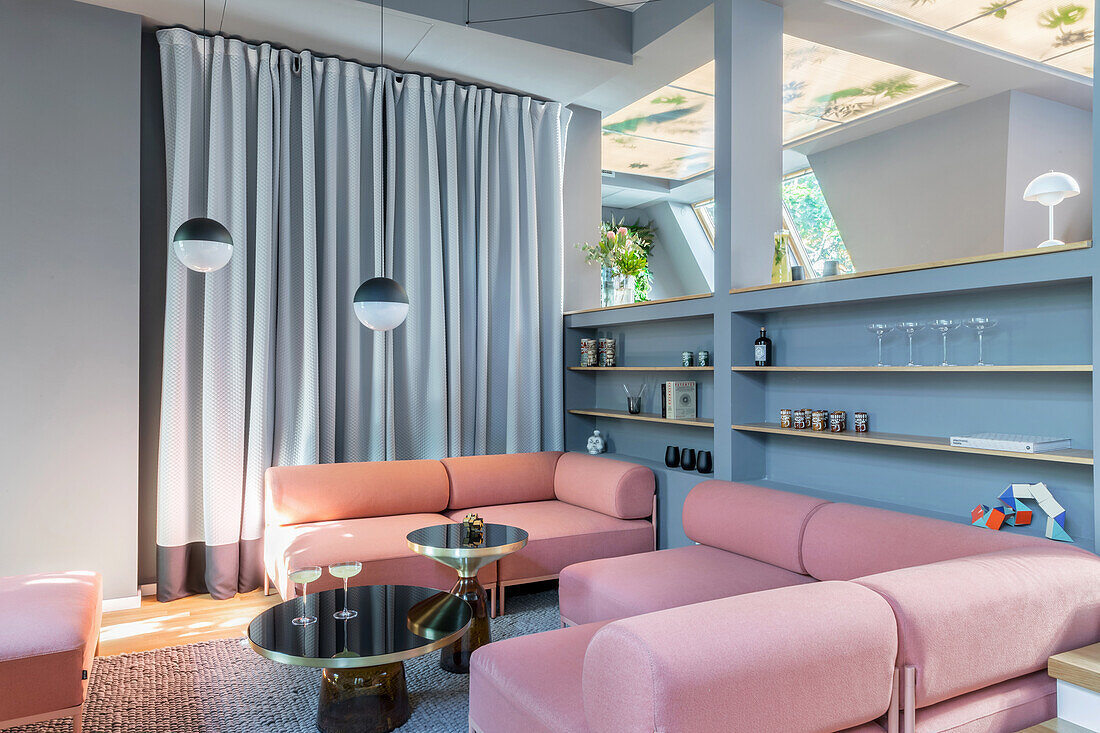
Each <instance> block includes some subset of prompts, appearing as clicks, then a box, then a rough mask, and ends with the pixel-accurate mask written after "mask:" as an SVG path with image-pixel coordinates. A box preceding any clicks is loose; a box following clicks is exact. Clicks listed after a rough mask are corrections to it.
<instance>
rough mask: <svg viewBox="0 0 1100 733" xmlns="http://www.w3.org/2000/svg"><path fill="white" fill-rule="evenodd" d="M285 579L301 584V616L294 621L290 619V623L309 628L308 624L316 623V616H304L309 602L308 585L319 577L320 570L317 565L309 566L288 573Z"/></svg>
mask: <svg viewBox="0 0 1100 733" xmlns="http://www.w3.org/2000/svg"><path fill="white" fill-rule="evenodd" d="M287 577H288V578H289V580H290V582H291V583H301V584H302V615H301V616H299V617H297V618H295V619H291V621H290V623H292V624H294V625H295V626H309V625H310V624H315V623H317V617H316V616H309V615H307V614H306V603H308V601H309V599H308V598H307V596H308V588H309V584H310V583H312V582H313V581H315V580H318V579H319V578H320V577H321V568H320V567H318V566H317V565H309V566H307V567H304V568H298V569H297V570H292V571H290V575H289V576H287Z"/></svg>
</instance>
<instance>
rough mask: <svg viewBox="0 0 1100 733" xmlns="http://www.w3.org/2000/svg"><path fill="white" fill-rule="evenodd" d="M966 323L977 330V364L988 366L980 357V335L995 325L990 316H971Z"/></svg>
mask: <svg viewBox="0 0 1100 733" xmlns="http://www.w3.org/2000/svg"><path fill="white" fill-rule="evenodd" d="M966 325H967V326H969V327H970V328H973V329H974V330H975V331H977V332H978V363H977V366H989V365H988V364H986V363H985V361H984V359H983V358H982V336H983V335H984V334H985V332H986V331H988V330H989V329H991V328H993V327H994V326H996V325H997V322H996V321H995V320H993V319H992V318H971V319H970V320H969V321H967V322H966Z"/></svg>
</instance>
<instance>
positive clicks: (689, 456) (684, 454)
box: [680, 448, 695, 471]
mask: <svg viewBox="0 0 1100 733" xmlns="http://www.w3.org/2000/svg"><path fill="white" fill-rule="evenodd" d="M680 468H682V469H684V470H685V471H694V470H695V449H694V448H684V449H683V450H681V451H680Z"/></svg>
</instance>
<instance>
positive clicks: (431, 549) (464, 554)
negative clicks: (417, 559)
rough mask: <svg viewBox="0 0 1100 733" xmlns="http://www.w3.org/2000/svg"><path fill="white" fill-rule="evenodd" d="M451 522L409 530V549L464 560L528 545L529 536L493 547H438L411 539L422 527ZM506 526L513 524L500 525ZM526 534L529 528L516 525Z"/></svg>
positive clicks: (419, 553) (419, 552) (420, 553)
mask: <svg viewBox="0 0 1100 733" xmlns="http://www.w3.org/2000/svg"><path fill="white" fill-rule="evenodd" d="M488 524H496V522H489V523H488ZM450 526H452V525H450V524H430V525H428V526H427V527H420V528H418V529H414V530H413V531H412V532H409V534H408V535H406V536H405V542H406V543H408V545H409V549H410V550H412V551H413V552H415V553H417V554H418V555H424V556H426V557H432V558H447V559H449V560H463V559H466V558H474V557H498V556H499V557H503V556H505V555H510V554H512V553H513V552H517V551H519V550H522V549H523V548H524V547H526V546H527V540H528V537H524V538H523V539H522V540H519V541H518V542H510V543H508V544H507V545H493V546H491V547H436V546H435V545H421V544H419V543H417V542H413V541H412V540H410V539H409V535H411V534H413V533H414V532H419V531H420V530H421V529H431V528H432V527H450ZM500 526H505V527H512V526H513V525H510V524H508V525H500ZM514 529H518V530H520V531H521V532H523V533H524V534H527V530H525V529H523V528H521V527H514Z"/></svg>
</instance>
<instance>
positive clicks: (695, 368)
mask: <svg viewBox="0 0 1100 733" xmlns="http://www.w3.org/2000/svg"><path fill="white" fill-rule="evenodd" d="M567 369H569V371H571V372H713V371H714V367H712V366H690V367H686V366H647V367H598V366H597V367H580V366H571V367H567Z"/></svg>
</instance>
